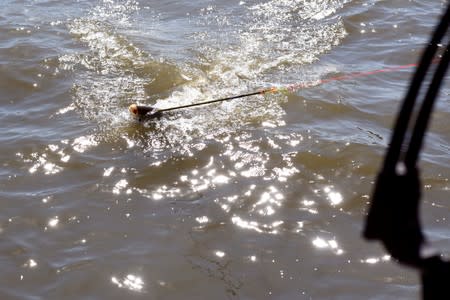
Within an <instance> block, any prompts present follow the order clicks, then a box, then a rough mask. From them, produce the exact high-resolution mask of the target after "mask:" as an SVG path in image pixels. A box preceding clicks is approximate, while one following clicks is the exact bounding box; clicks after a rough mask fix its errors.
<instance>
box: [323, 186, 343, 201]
mask: <svg viewBox="0 0 450 300" xmlns="http://www.w3.org/2000/svg"><path fill="white" fill-rule="evenodd" d="M324 192H325V193H326V194H327V197H328V200H330V203H331V205H338V204H341V203H342V201H343V197H342V195H341V193H339V192H336V191H332V190H331V188H330V187H326V188H324Z"/></svg>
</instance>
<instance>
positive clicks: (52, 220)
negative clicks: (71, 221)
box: [47, 217, 59, 227]
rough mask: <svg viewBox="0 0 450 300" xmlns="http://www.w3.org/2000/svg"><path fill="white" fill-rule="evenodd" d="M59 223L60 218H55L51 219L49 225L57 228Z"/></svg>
mask: <svg viewBox="0 0 450 300" xmlns="http://www.w3.org/2000/svg"><path fill="white" fill-rule="evenodd" d="M58 223H59V219H58V217H54V218H52V219H50V220H49V221H48V223H47V224H48V226H50V227H56V225H58Z"/></svg>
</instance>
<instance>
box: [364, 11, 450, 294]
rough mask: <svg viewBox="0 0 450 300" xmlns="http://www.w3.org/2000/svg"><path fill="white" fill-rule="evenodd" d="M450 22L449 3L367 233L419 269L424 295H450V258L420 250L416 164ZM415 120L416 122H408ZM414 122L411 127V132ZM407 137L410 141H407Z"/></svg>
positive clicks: (397, 135) (449, 55)
mask: <svg viewBox="0 0 450 300" xmlns="http://www.w3.org/2000/svg"><path fill="white" fill-rule="evenodd" d="M449 23H450V3H449V4H448V6H447V9H446V11H445V13H444V14H443V16H442V18H441V20H440V22H439V24H438V26H437V27H436V29H435V31H434V34H433V36H432V38H431V41H430V43H429V44H428V46H427V48H426V49H425V51H424V53H423V55H422V58H421V61H420V64H419V67H418V68H417V70H416V73H415V75H414V77H413V79H412V81H411V84H410V87H409V90H408V93H407V94H406V96H405V99H404V101H403V105H402V108H401V110H400V112H399V115H398V118H397V122H396V125H395V129H394V131H393V134H392V138H391V143H390V145H389V148H388V150H387V153H386V157H385V160H384V165H383V167H382V169H381V172H380V173H379V174H378V177H377V181H376V185H375V189H374V192H373V194H372V199H371V203H370V206H369V212H368V215H367V218H366V224H365V228H364V237H365V238H367V239H371V240H379V241H381V242H382V243H383V245H384V246H385V248H386V250H387V251H388V252H389V254H390V255H391V256H392V257H393V258H394V259H396V260H397V261H398V262H400V263H402V264H405V265H408V266H412V267H415V268H417V269H418V270H419V271H420V272H421V274H422V284H423V289H422V293H423V298H424V299H438V298H437V297H439V299H450V288H449V287H448V280H449V275H450V263H449V262H446V261H443V260H442V259H441V257H440V256H439V255H436V254H429V255H428V256H424V254H423V251H422V250H423V244H424V242H425V237H424V234H423V231H422V226H421V224H420V218H419V204H420V198H421V183H420V178H419V171H418V169H417V160H418V157H419V153H420V149H421V147H422V143H423V139H424V136H425V132H426V130H427V127H428V123H429V120H430V116H431V113H432V110H433V105H434V103H435V100H436V98H437V96H438V92H439V89H440V87H441V84H442V81H443V79H444V76H445V74H446V71H447V69H448V64H449V60H450V38H449V34H448V33H447V32H448V29H449ZM442 40H444V44H446V48H445V50H444V53H443V55H442V58H441V59H439V60H438V66H437V67H436V68H435V69H434V75H433V76H432V79H431V83H430V84H429V86H428V89H427V91H426V93H420V94H421V95H425V96H424V98H423V100H422V102H421V106H420V109H419V110H418V114H417V117H416V119H415V120H414V121H411V119H412V115H413V110H414V107H415V103H416V100H417V98H418V95H419V92H420V89H421V88H422V86H423V85H424V81H425V79H426V78H427V73H428V71H429V70H430V69H431V65H432V63H433V60H434V59H435V57H436V54H437V51H438V49H439V45H440V43H441V41H442ZM411 123H413V126H409V125H410V124H411ZM411 127H412V128H413V130H412V133H408V132H407V130H408V128H411ZM406 137H408V138H409V140H408V141H405V139H406Z"/></svg>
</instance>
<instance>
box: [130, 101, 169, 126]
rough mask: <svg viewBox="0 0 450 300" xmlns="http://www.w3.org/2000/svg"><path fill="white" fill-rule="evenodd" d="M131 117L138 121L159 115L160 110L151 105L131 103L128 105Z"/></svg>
mask: <svg viewBox="0 0 450 300" xmlns="http://www.w3.org/2000/svg"><path fill="white" fill-rule="evenodd" d="M128 110H129V112H130V113H131V115H132V116H133V118H135V119H137V120H138V121H139V122H141V121H144V120H149V119H153V118H159V117H161V114H162V113H161V111H160V110H159V109H157V108H156V107H153V106H147V105H137V104H131V105H130V106H129V107H128Z"/></svg>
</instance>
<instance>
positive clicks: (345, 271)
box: [0, 0, 450, 299]
mask: <svg viewBox="0 0 450 300" xmlns="http://www.w3.org/2000/svg"><path fill="white" fill-rule="evenodd" d="M0 4H1V6H2V14H1V15H0V90H1V98H2V102H1V106H0V121H1V124H2V132H1V134H0V143H1V145H2V151H1V152H0V157H1V160H0V161H1V168H0V198H1V201H0V237H1V239H0V263H1V267H2V275H1V276H0V296H1V298H2V299H125V298H127V299H134V298H136V299H141V298H142V299H418V298H419V296H420V282H419V278H418V275H417V274H416V273H415V272H414V271H413V270H410V269H405V268H403V267H400V266H398V265H396V264H395V263H394V262H393V261H392V260H391V259H390V257H389V256H388V255H386V253H385V251H384V250H383V249H382V248H381V246H380V245H379V244H377V243H368V242H366V241H364V240H363V239H362V238H361V231H362V227H363V221H364V217H365V213H366V210H367V203H368V200H369V195H370V194H371V190H372V188H373V181H374V178H375V175H376V173H377V171H378V168H379V166H380V163H381V161H382V158H383V154H384V151H385V149H386V146H387V144H388V142H389V138H390V133H391V127H392V123H393V121H394V118H395V115H396V111H397V109H398V107H399V104H400V102H401V100H402V97H403V95H404V93H405V89H406V88H407V85H408V82H409V79H410V77H411V75H412V74H413V71H414V68H413V67H406V68H398V69H394V70H395V71H389V72H371V71H376V70H384V69H388V68H394V67H397V66H404V65H408V64H414V63H416V62H417V61H418V59H419V57H420V54H421V51H422V49H423V47H424V45H425V44H426V42H427V40H428V35H429V33H430V32H431V31H432V29H433V26H434V24H435V23H436V22H437V19H438V17H439V16H440V14H441V11H442V9H443V7H444V6H445V4H446V1H438V0H434V1H405V0H401V1H381V0H380V1H376V0H372V1H353V0H328V1H326V0H317V1H312V0H311V1H306V0H302V1H300V0H283V1H277V0H268V1H245V0H244V1H191V2H182V1H144V0H142V1H133V0H128V1H119V0H103V1H83V0H80V1H66V0H62V1H49V0H41V1H38V0H35V1H31V0H22V1H12V0H11V1H7V0H0ZM356 72H368V73H367V74H366V75H364V76H353V75H352V74H355V73H356ZM447 79H448V76H447ZM268 87H278V88H280V89H281V90H282V92H279V93H270V94H266V95H259V96H253V97H247V98H241V99H237V100H234V101H229V102H223V103H219V104H212V105H207V106H202V107H197V108H193V109H185V110H178V111H174V112H170V113H167V114H165V115H164V116H163V117H162V118H161V119H158V120H152V121H150V122H146V123H137V122H136V121H134V120H133V119H132V118H131V117H130V115H129V113H128V106H129V105H130V104H131V103H139V104H150V105H155V106H156V107H159V108H168V107H173V106H178V105H183V104H189V103H194V102H199V101H206V100H210V99H215V98H220V97H227V96H231V95H238V94H241V93H248V92H253V91H257V90H261V89H264V88H268ZM286 87H291V88H289V89H286ZM292 87H295V88H292ZM449 95H450V84H449V80H447V81H446V83H445V84H444V86H443V89H442V91H441V97H440V100H439V103H438V105H437V108H436V112H435V114H434V116H433V117H434V119H433V123H432V126H431V132H430V134H429V136H428V137H427V140H426V145H425V149H424V150H425V152H424V153H423V155H422V161H421V168H422V179H423V189H424V202H423V205H422V210H423V213H422V217H423V222H424V224H425V225H426V228H427V237H428V239H429V240H430V241H431V242H432V243H433V245H435V246H436V247H437V248H438V249H439V250H440V251H442V252H443V253H444V254H449V253H450V251H449V249H450V240H449V236H450V229H449V228H450V227H449V223H448V219H447V215H448V213H449V210H450V204H449V203H448V198H449V188H450V183H449V182H448V180H449V177H450V163H449V155H450V131H449V126H448V124H447V122H448V120H449V118H450V109H449V108H448V103H449V101H450V97H449Z"/></svg>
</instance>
